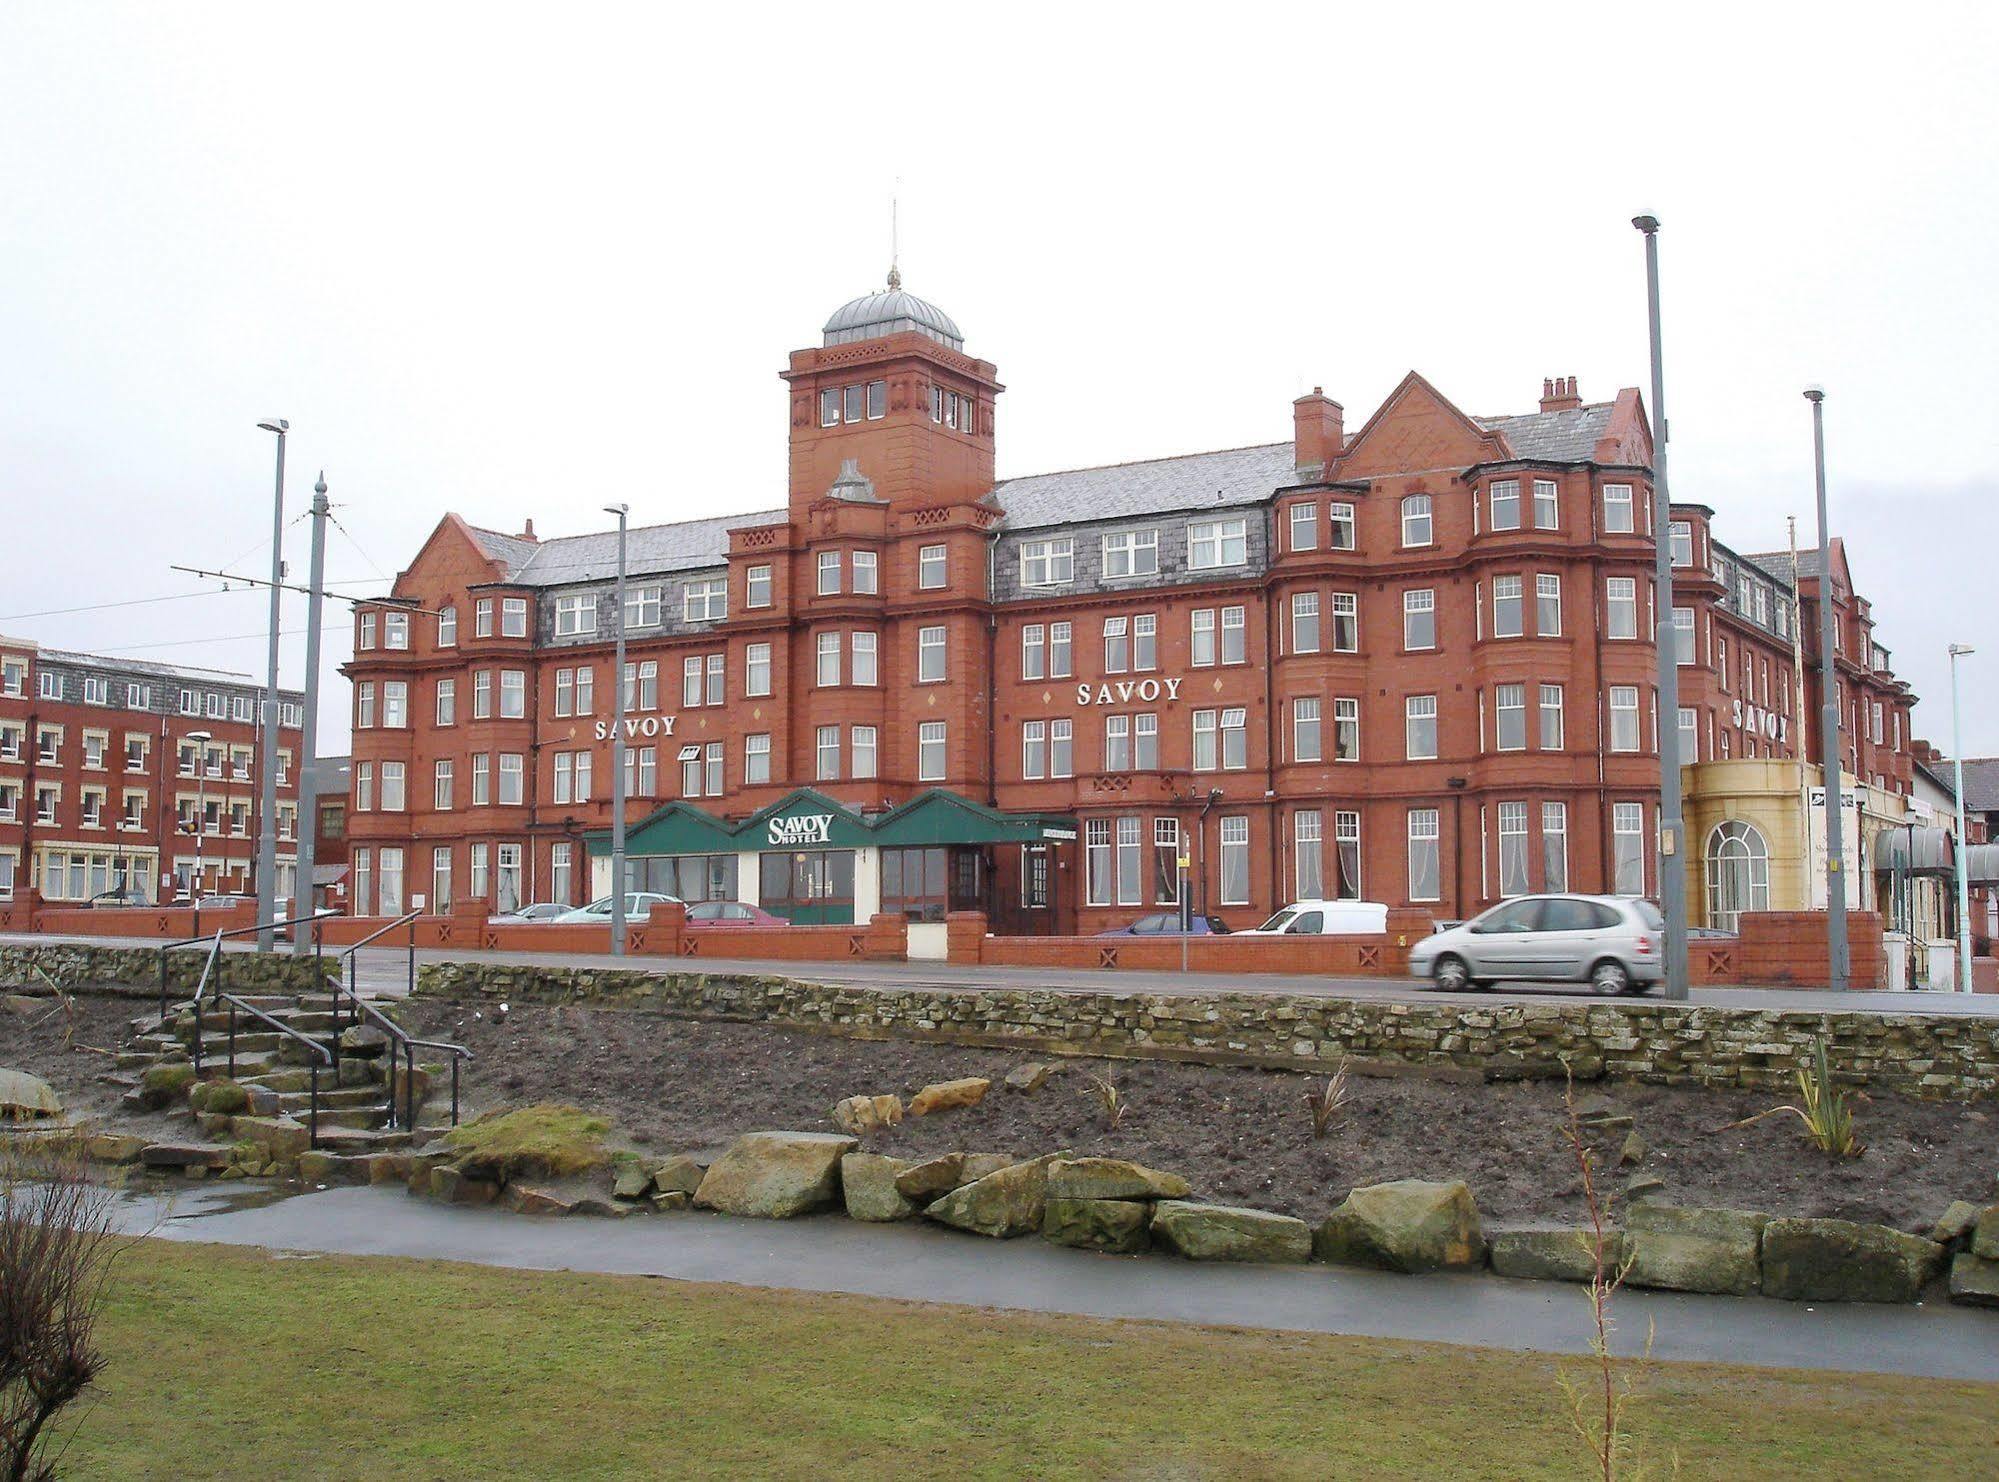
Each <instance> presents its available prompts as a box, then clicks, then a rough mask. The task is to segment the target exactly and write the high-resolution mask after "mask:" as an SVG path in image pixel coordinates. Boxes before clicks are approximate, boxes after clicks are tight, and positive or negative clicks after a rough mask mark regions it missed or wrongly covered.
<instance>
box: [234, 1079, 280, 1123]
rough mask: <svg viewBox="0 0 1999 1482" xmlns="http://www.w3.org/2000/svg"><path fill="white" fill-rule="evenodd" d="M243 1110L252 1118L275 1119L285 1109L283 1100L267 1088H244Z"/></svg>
mask: <svg viewBox="0 0 1999 1482" xmlns="http://www.w3.org/2000/svg"><path fill="white" fill-rule="evenodd" d="M243 1109H244V1110H245V1111H247V1112H248V1113H250V1115H251V1116H253V1117H275V1116H276V1115H278V1113H280V1112H282V1111H283V1110H284V1109H285V1099H284V1097H282V1096H280V1095H279V1094H278V1093H277V1092H275V1091H273V1090H272V1089H271V1088H270V1087H269V1086H244V1087H243Z"/></svg>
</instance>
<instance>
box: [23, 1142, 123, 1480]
mask: <svg viewBox="0 0 1999 1482" xmlns="http://www.w3.org/2000/svg"><path fill="white" fill-rule="evenodd" d="M121 1248H122V1246H121V1243H120V1241H119V1240H118V1238H117V1237H116V1236H114V1235H113V1233H112V1230H111V1195H110V1193H109V1191H108V1190H106V1189H104V1188H102V1187H100V1186H98V1185H95V1184H92V1183H91V1182H90V1181H89V1180H88V1178H87V1177H86V1176H85V1171H84V1165H83V1162H82V1161H81V1160H80V1159H79V1158H78V1157H77V1156H76V1155H75V1154H74V1153H73V1152H61V1153H58V1152H49V1153H46V1154H44V1155H43V1156H40V1157H36V1158H34V1159H32V1161H31V1160H30V1159H28V1158H25V1157H22V1156H19V1155H16V1154H14V1153H12V1152H6V1153H0V1474H4V1476H5V1478H6V1479H7V1482H52V1479H53V1478H54V1477H55V1475H56V1463H57V1461H58V1460H59V1459H60V1448H59V1447H53V1442H54V1441H55V1432H54V1431H53V1430H52V1429H51V1427H52V1425H53V1423H54V1422H55V1420H56V1417H57V1416H58V1415H59V1414H60V1412H61V1411H62V1410H63V1409H64V1408H65V1407H66V1406H68V1405H70V1404H71V1403H72V1402H73V1401H75V1400H76V1399H77V1397H78V1396H80V1395H81V1394H82V1393H83V1392H84V1391H85V1390H86V1389H88V1388H89V1387H90V1385H91V1383H92V1381H93V1380H95V1379H96V1378H97V1376H98V1374H99V1373H101V1372H102V1371H103V1368H104V1364H105V1359H104V1354H103V1352H102V1351H101V1350H100V1349H99V1348H98V1346H97V1340H96V1331H95V1329H96V1324H97V1310H98V1305H99V1302H100V1300H101V1298H102V1296H103V1292H104V1283H105V1278H106V1277H107V1276H108V1275H109V1272H110V1266H111V1262H112V1260H113V1258H114V1257H115V1256H116V1255H117V1254H118V1252H119V1250H120V1249H121ZM52 1452H53V1454H52Z"/></svg>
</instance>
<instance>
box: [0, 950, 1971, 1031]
mask: <svg viewBox="0 0 1999 1482" xmlns="http://www.w3.org/2000/svg"><path fill="white" fill-rule="evenodd" d="M60 940H71V941H90V942H95V943H96V944H98V945H102V946H124V947H131V946H141V947H143V946H148V945H152V944H150V943H147V942H145V941H143V940H139V941H135V940H133V939H131V938H116V937H97V938H83V937H72V938H59V937H53V936H23V935H13V936H0V941H6V942H49V941H60ZM224 945H225V947H226V948H227V949H228V950H231V951H250V950H254V947H253V944H250V943H239V942H229V943H225V944H224ZM190 950H192V949H190ZM329 955H331V949H329ZM416 961H417V963H418V964H419V965H421V964H423V963H426V962H460V961H484V962H504V963H519V964H527V965H536V964H539V965H543V966H560V967H597V968H609V967H622V968H635V969H640V970H646V969H650V970H652V971H655V972H662V973H666V972H686V971H688V970H690V969H693V970H698V971H702V972H732V971H741V972H749V973H773V972H775V973H785V974H789V975H792V976H795V977H801V978H807V979H810V980H811V981H813V982H816V983H831V984H835V985H838V986H854V987H867V988H882V987H887V988H920V989H926V990H935V991H938V992H953V991H959V992H963V991H971V990H976V989H981V988H1018V989H1038V990H1042V991H1047V992H1057V993H1110V994H1118V995H1135V994H1164V995H1188V994H1211V993H1217V992H1227V993H1262V994H1271V995H1275V996H1279V997H1295V996H1304V997H1312V998H1355V999H1388V1000H1403V1001H1413V1000H1417V999H1423V1000H1433V999H1438V998H1445V999H1453V1000H1456V1001H1458V1002H1462V1003H1491V1002H1493V1001H1495V1000H1498V1001H1511V1002H1535V1001H1542V1002H1546V1001H1549V1000H1553V999H1558V998H1567V999H1583V1000H1595V1001H1607V1000H1603V999H1602V996H1601V995H1598V994H1594V993H1592V992H1591V991H1590V989H1589V987H1588V986H1587V985H1585V984H1520V983H1509V984H1504V985H1502V986H1500V987H1499V988H1497V989H1494V990H1492V991H1489V992H1483V993H1476V992H1475V993H1458V994H1439V993H1437V992H1435V991H1434V990H1432V989H1431V988H1430V986H1429V984H1428V983H1427V982H1425V981H1423V980H1421V979H1415V978H1327V977H1295V976H1288V975H1284V974H1278V973H1241V974H1237V973H1211V972H1190V973H1179V972H1149V971H1138V970H1129V969H1117V970H1095V971H1093V970H1090V969H1055V968H1041V967H1034V968H1027V967H992V966H983V965H980V966H964V965H957V964H952V963H944V962H855V961H853V960H852V959H842V960H839V961H834V962H823V963H820V962H771V961H768V960H746V961H732V960H726V959H722V958H709V957H702V958H697V959H693V960H691V961H690V960H686V959H681V958H662V957H613V956H611V955H609V954H608V953H606V954H603V955H601V956H557V955H553V954H547V953H539V954H538V953H531V952H477V951H469V950H464V949H452V950H449V951H445V950H440V949H434V948H419V949H417V953H416ZM355 983H356V986H357V987H358V988H359V989H360V990H361V992H362V993H363V994H365V995H368V996H374V997H382V998H399V997H401V996H403V995H404V994H405V993H407V992H408V988H409V952H408V950H407V949H406V948H396V947H363V948H361V949H360V950H359V952H358V953H357V955H356V958H355ZM1689 1000H1690V1001H1691V1002H1693V1003H1696V1004H1707V1005H1713V1006H1717V1007H1727V1008H1752V1009H1769V1010H1804V1011H1808V1012H1841V1011H1843V1012H1853V1011H1856V1010H1857V1011H1862V1012H1873V1013H1890V1014H1972V1015H1983V1016H1988V1017H1990V1016H1995V1015H1999V994H1991V993H1976V994H1964V993H1926V992H1916V993H1881V992H1871V991H1868V992H1851V991H1850V992H1846V993H1833V992H1830V991H1829V990H1827V989H1824V988H1809V987H1769V988H1695V989H1693V990H1692V991H1691V993H1690V994H1689ZM1649 1001H1651V1002H1655V1003H1656V1002H1658V1001H1659V998H1658V993H1657V991H1656V990H1655V991H1654V992H1653V993H1652V994H1651V995H1650V999H1649Z"/></svg>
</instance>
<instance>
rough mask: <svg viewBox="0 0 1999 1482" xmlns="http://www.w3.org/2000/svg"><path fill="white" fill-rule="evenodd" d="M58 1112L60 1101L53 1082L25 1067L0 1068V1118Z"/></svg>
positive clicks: (22, 1118)
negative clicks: (33, 1073)
mask: <svg viewBox="0 0 1999 1482" xmlns="http://www.w3.org/2000/svg"><path fill="white" fill-rule="evenodd" d="M61 1115H62V1101H61V1099H60V1098H59V1097H58V1096H57V1095H56V1088H55V1087H54V1086H51V1085H50V1084H49V1083H48V1082H47V1081H45V1080H43V1079H42V1078H41V1077H40V1076H38V1075H29V1074H28V1073H27V1072H26V1071H25V1070H0V1121H9V1122H25V1121H27V1120H28V1119H29V1118H30V1117H59V1116H61Z"/></svg>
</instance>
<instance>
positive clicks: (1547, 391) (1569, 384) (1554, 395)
mask: <svg viewBox="0 0 1999 1482" xmlns="http://www.w3.org/2000/svg"><path fill="white" fill-rule="evenodd" d="M1582 404H1583V399H1582V396H1581V394H1580V393H1579V392H1577V390H1576V378H1575V377H1574V376H1555V377H1553V378H1552V379H1550V378H1548V377H1545V376H1544V377H1543V378H1542V380H1541V410H1542V411H1544V412H1573V411H1574V410H1575V409H1576V408H1577V407H1579V406H1581V405H1582Z"/></svg>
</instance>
